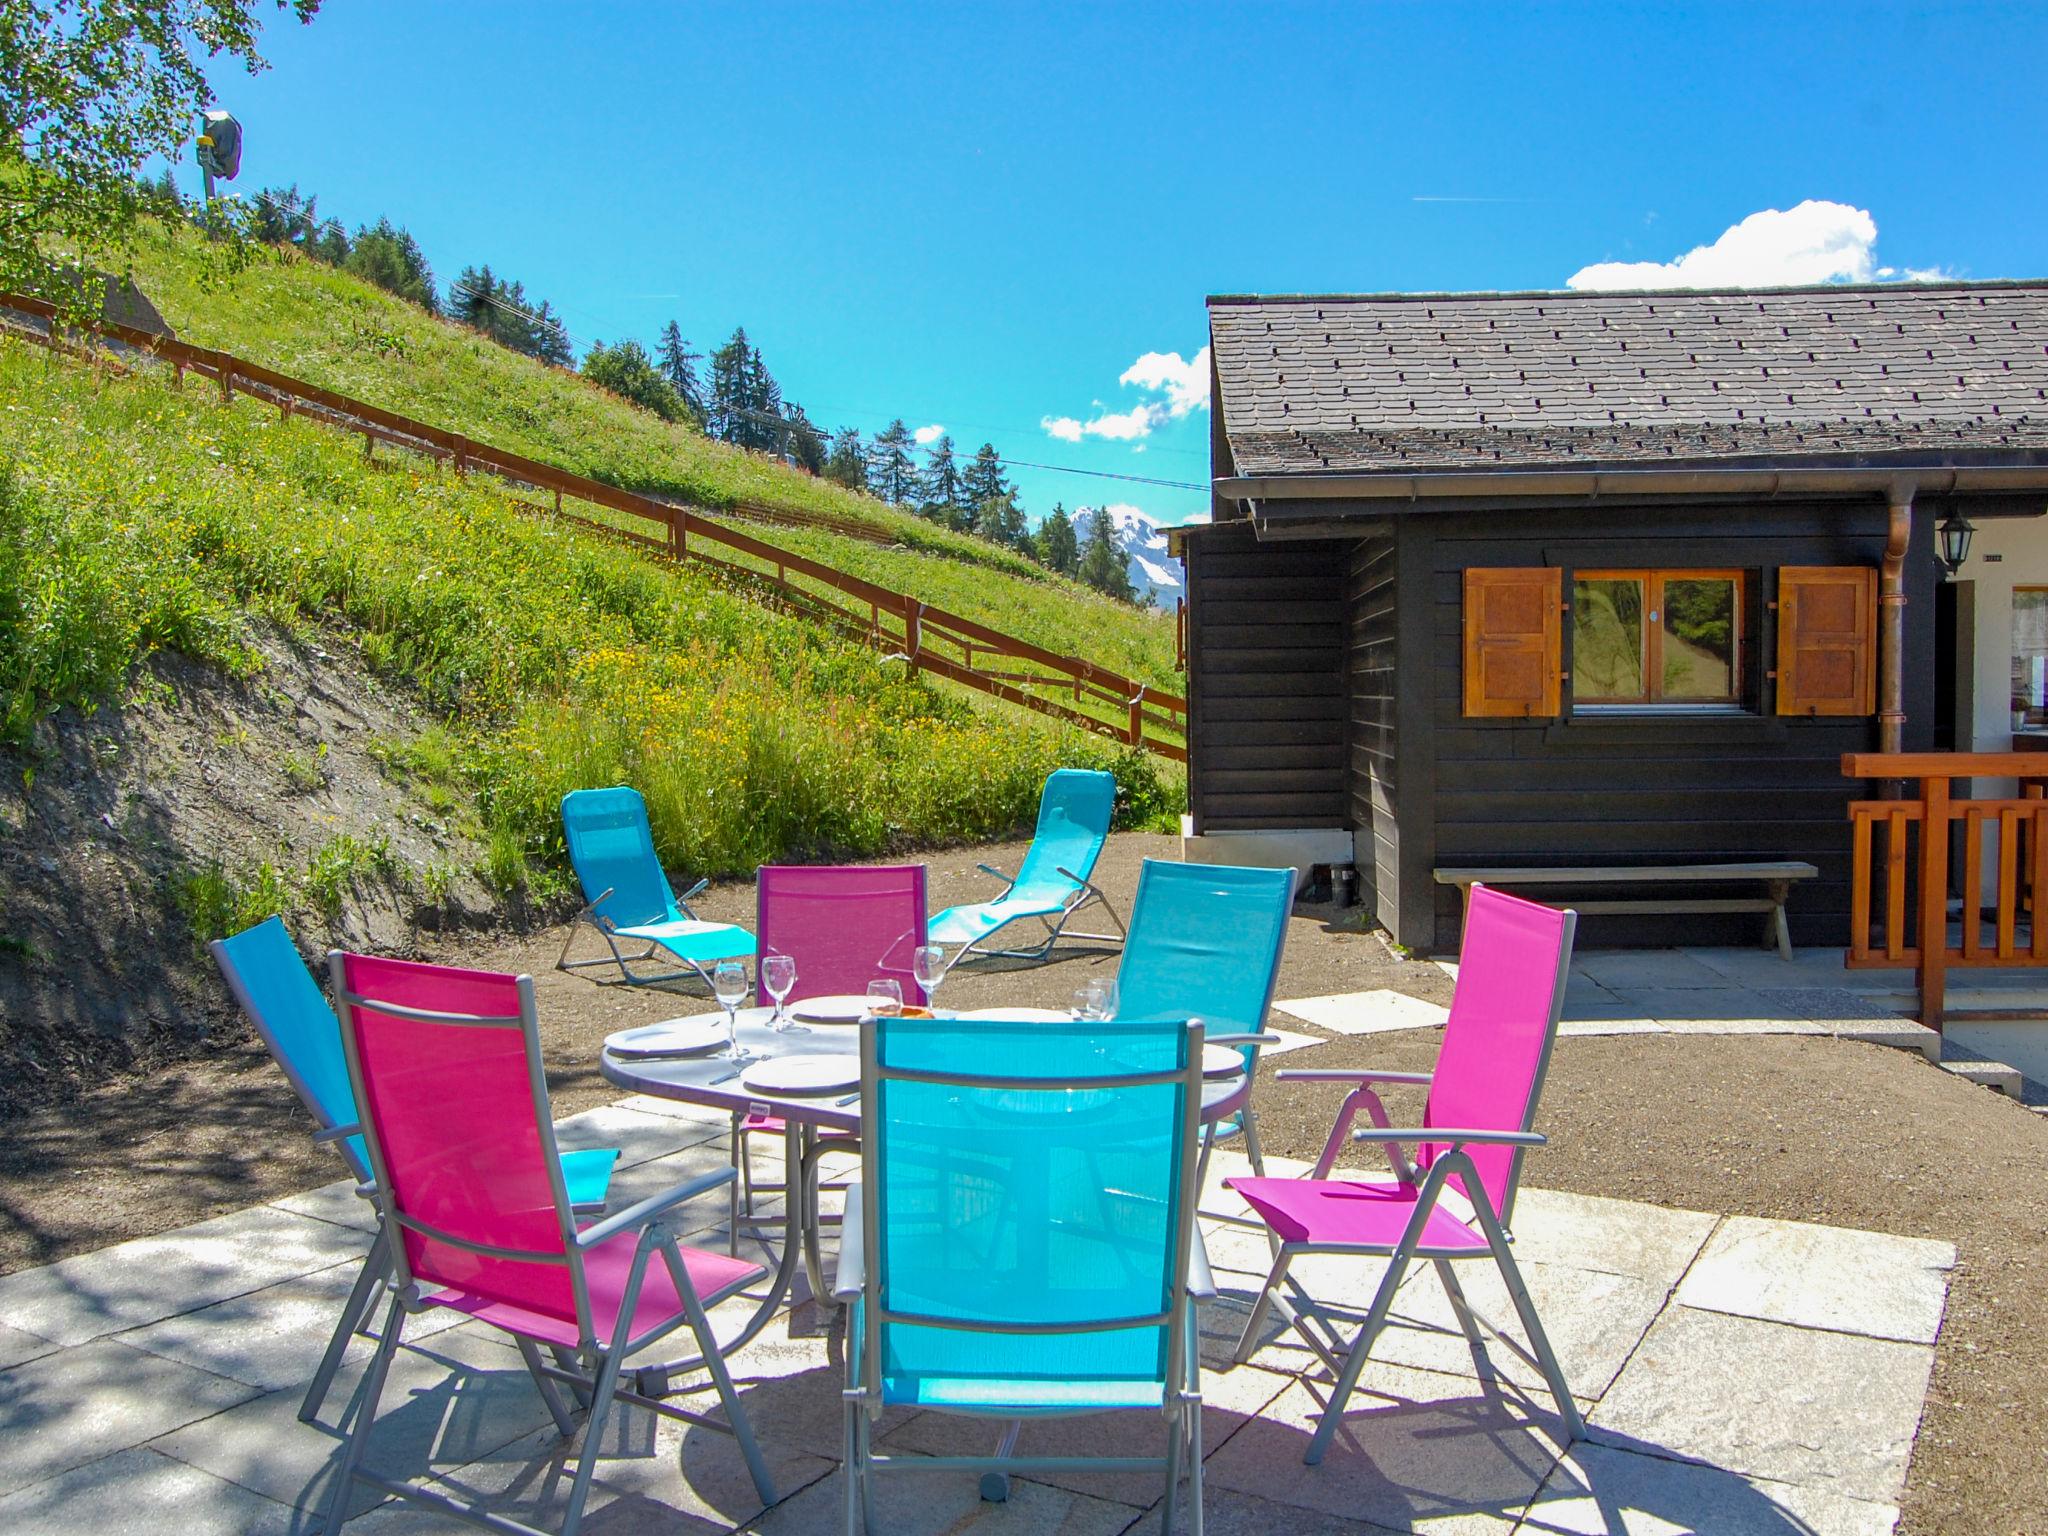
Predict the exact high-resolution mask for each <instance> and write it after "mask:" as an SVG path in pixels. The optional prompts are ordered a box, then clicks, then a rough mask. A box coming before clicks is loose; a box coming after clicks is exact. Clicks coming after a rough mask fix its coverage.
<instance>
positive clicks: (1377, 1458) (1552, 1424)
mask: <svg viewBox="0 0 2048 1536" xmlns="http://www.w3.org/2000/svg"><path fill="white" fill-rule="evenodd" d="M1322 1407H1323V1405H1322V1401H1321V1399H1320V1398H1319V1397H1317V1396H1316V1395H1315V1394H1314V1393H1312V1392H1311V1391H1310V1390H1309V1388H1307V1387H1306V1386H1303V1385H1301V1384H1299V1383H1297V1384H1296V1385H1294V1386H1292V1387H1289V1388H1288V1389H1287V1391H1285V1392H1284V1393H1282V1394H1281V1395H1280V1397H1279V1398H1278V1399H1277V1400H1276V1401H1275V1402H1273V1403H1272V1404H1271V1405H1269V1406H1268V1407H1267V1408H1266V1409H1265V1411H1264V1412H1262V1413H1261V1414H1260V1415H1259V1416H1258V1417H1257V1418H1255V1419H1253V1420H1251V1421H1250V1422H1248V1423H1247V1424H1246V1425H1245V1426H1244V1428H1242V1429H1240V1430H1239V1431H1238V1432H1237V1433H1236V1434H1234V1435H1232V1436H1231V1437H1230V1439H1229V1440H1227V1441H1225V1442H1224V1444H1223V1446H1222V1448H1221V1449H1220V1450H1218V1451H1217V1452H1216V1453H1215V1454H1214V1455H1213V1456H1211V1457H1209V1458H1208V1461H1207V1463H1206V1476H1207V1478H1208V1481H1209V1485H1210V1486H1211V1487H1213V1488H1217V1489H1220V1490H1224V1491H1228V1492H1235V1493H1246V1494H1252V1495H1254V1496H1255V1497H1258V1498H1261V1499H1264V1500H1267V1501H1269V1502H1273V1503H1278V1504H1284V1505H1289V1506H1292V1507H1295V1508H1299V1509H1308V1510H1314V1511H1316V1512H1318V1513H1320V1514H1324V1515H1336V1516H1340V1517H1343V1518H1345V1519H1351V1520H1364V1521H1368V1522H1371V1523H1373V1524H1377V1525H1383V1526H1386V1527H1389V1528H1390V1529H1393V1530H1397V1531H1410V1530H1413V1531H1427V1532H1432V1533H1443V1532H1449V1533H1456V1536H1467V1533H1474V1536H1476V1533H1500V1532H1506V1531H1509V1530H1511V1529H1512V1528H1513V1527H1514V1524H1515V1520H1516V1518H1517V1517H1518V1516H1519V1515H1520V1513H1521V1511H1522V1510H1523V1508H1524V1507H1525V1506H1526V1505H1527V1504H1528V1502H1529V1500H1530V1499H1531V1498H1532V1497H1534V1496H1535V1493H1536V1490H1537V1489H1538V1488H1539V1487H1541V1486H1542V1483H1543V1480H1544V1479H1545V1478H1546V1477H1547V1476H1548V1475H1549V1473H1550V1469H1551V1467H1552V1466H1554V1465H1555V1464H1556V1461H1557V1456H1558V1452H1559V1450H1560V1449H1561V1448H1562V1442H1561V1430H1560V1429H1559V1428H1558V1427H1557V1425H1556V1421H1555V1419H1554V1418H1552V1417H1550V1416H1549V1415H1547V1414H1543V1413H1541V1412H1540V1411H1536V1412H1532V1411H1531V1409H1530V1407H1529V1405H1526V1404H1524V1403H1521V1402H1518V1401H1517V1400H1516V1399H1515V1398H1513V1397H1512V1396H1505V1395H1500V1394H1482V1393H1481V1392H1480V1391H1479V1389H1478V1387H1477V1386H1476V1385H1475V1384H1474V1383H1473V1382H1471V1381H1470V1380H1467V1379H1465V1378H1462V1377H1456V1376H1440V1375H1437V1374H1435V1373H1433V1372H1429V1371H1413V1370H1409V1369H1407V1368H1405V1367H1403V1366H1396V1365H1380V1364H1373V1365H1368V1366H1367V1367H1366V1370H1365V1373H1364V1376H1363V1377H1362V1378H1361V1380H1360V1384H1359V1390H1358V1391H1357V1392H1356V1393H1354V1394H1353V1395H1352V1398H1351V1401H1350V1403H1349V1405H1348V1406H1347V1408H1346V1410H1345V1416H1344V1423H1343V1425H1342V1427H1341V1428H1340V1429H1339V1430H1338V1432H1337V1436H1336V1439H1335V1440H1333V1441H1332V1442H1331V1445H1330V1451H1329V1454H1328V1455H1327V1456H1326V1457H1325V1458H1324V1459H1323V1462H1322V1463H1321V1465H1319V1466H1314V1467H1308V1466H1303V1465H1302V1461H1301V1457H1302V1453H1303V1452H1304V1451H1305V1450H1307V1449H1308V1444H1309V1437H1310V1436H1311V1435H1312V1434H1313V1433H1314V1430H1315V1424H1316V1420H1317V1419H1318V1418H1319V1417H1320V1416H1321V1413H1322Z"/></svg>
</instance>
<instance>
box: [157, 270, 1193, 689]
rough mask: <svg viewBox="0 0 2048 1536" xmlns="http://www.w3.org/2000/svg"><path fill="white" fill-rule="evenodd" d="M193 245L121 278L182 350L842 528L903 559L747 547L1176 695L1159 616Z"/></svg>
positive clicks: (436, 325)
mask: <svg viewBox="0 0 2048 1536" xmlns="http://www.w3.org/2000/svg"><path fill="white" fill-rule="evenodd" d="M192 238H193V237H192V236H191V235H190V234H189V233H178V234H174V235H171V236H167V237H166V238H165V239H164V240H162V241H161V242H150V243H147V244H145V246H144V248H143V249H142V250H141V251H140V252H139V253H138V255H137V258H136V266H135V276H136V280H137V281H138V282H139V283H140V284H141V286H142V288H143V290H144V291H145V292H146V293H147V294H148V295H149V296H150V298H151V299H152V300H153V301H154V302H155V304H156V305H157V307H158V308H159V309H160V310H161V311H162V312H163V314H164V316H165V318H166V319H168V320H169V321H170V323H171V325H172V327H173V328H174V329H175V330H176V331H177V332H178V334H179V335H180V336H182V337H184V338H185V339H186V340H188V341H191V342H195V343H198V344H200V345H204V346H212V347H219V348H221V349H223V350H225V351H229V352H233V353H236V354H237V355H240V356H243V357H247V358H249V359H251V360H252V361H255V362H260V363H263V364H265V365H267V366H269V367H272V368H276V369H278V370H279V371H281V372H284V373H288V374H291V375H294V376H295V377H298V378H302V379H305V380H308V381H309V382H312V383H315V384H319V385H322V386H324V387H326V388H329V389H334V390H338V391H340V392H342V393H345V394H349V395H353V396H355V397H357V398H359V399H363V400H368V401H370V402H372V403H373V404H376V405H381V406H383V407H385V408H387V409H389V410H394V411H399V412H403V413H404V414H406V415H409V416H412V417H414V418H416V419H419V420H422V421H427V422H430V423H432V424H434V425H437V426H441V427H445V428H448V429H450V430H452V431H457V432H461V433H463V434H464V435H466V436H469V437H472V438H475V439H477V440H478V441H480V442H485V443H490V444H493V445H495V446H498V447H501V448H506V449H510V450H513V451H515V452H519V453H523V454H527V455H530V456H531V457H534V458H538V459H541V460H544V461H546V462H549V463H552V464H556V465H558V466H560V467H562V468H564V469H569V470H573V471H575V472H576V473H578V474H583V475H588V476H590V477H591V478H593V479H597V480H602V481H606V482H608V483H610V484H614V485H620V486H624V487H627V488H630V489H633V490H638V491H644V492H647V493H649V494H654V495H661V496H672V497H678V498H682V499H685V500H688V501H691V502H694V503H698V504H702V505H708V506H714V507H716V506H726V505H731V504H733V503H735V502H742V501H754V502H762V503H766V504H768V505H771V506H776V507H783V508H789V509H793V510H798V511H815V512H828V513H831V514H833V515H834V516H837V517H843V518H852V519H855V520H857V521H860V522H862V523H864V524H867V525H868V526H870V527H873V528H874V529H876V531H878V532H880V533H883V534H885V535H887V536H888V537H889V538H890V539H891V540H893V541H894V543H895V544H896V545H897V546H900V547H889V546H877V545H874V544H871V543H867V542H865V541H862V540H859V539H853V538H847V537H844V536H842V535H838V534H833V533H830V532H827V531H823V530H802V529H790V528H780V527H777V528H770V529H764V530H762V536H763V537H765V538H767V539H768V540H770V541H771V542H774V543H778V544H783V545H786V546H788V547H789V548H791V549H795V550H798V551H800V552H801V553H804V554H807V555H810V556H812V557H813V558H815V559H818V560H821V561H824V562H826V563H828V564H831V565H833V566H836V567H838V568H840V569H843V570H848V571H852V572H854V573H856V574H858V575H861V576H864V577H866V578H868V579H869V580H871V581H875V582H878V583H881V584H883V585H886V586H889V587H893V588H895V589H897V590H899V591H906V592H909V593H911V594H913V595H914V596H917V597H919V598H922V599H923V600H925V601H926V602H929V603H933V604H936V605H938V606H941V607H944V608H948V609H951V610H953V611H956V612H959V613H962V614H964V615H966V616H967V617H969V618H974V619H978V620H980V621H981V622H983V623H986V624H989V625H992V626H994V627H996V628H998V629H1002V630H1004V631H1006V632H1008V633H1011V634H1015V635H1016V636H1018V637H1019V638H1021V639H1025V640H1029V641H1032V642H1033V643H1035V644H1038V645H1041V646H1044V647H1045V648H1047V649H1049V650H1054V651H1058V652H1061V653H1064V654H1068V655H1076V656H1082V657H1085V658H1087V659H1089V660H1091V661H1094V662H1096V663H1098V664H1099V665H1102V666H1107V667H1111V668H1114V669H1117V670H1119V671H1123V672H1125V673H1128V674H1129V675H1131V676H1134V677H1138V678H1140V679H1142V680H1144V681H1147V682H1152V683H1157V684H1160V685H1162V686H1165V687H1168V688H1172V689H1174V690H1176V691H1178V689H1179V686H1180V679H1179V675H1178V673H1177V672H1176V671H1175V669H1174V666H1173V627H1172V623H1171V621H1170V620H1169V619H1167V618H1165V617H1164V616H1161V615H1159V614H1156V613H1153V612H1150V611H1144V610H1138V609H1133V608H1131V607H1129V606H1128V605H1125V604H1120V603H1115V602H1112V601H1110V600H1109V599H1107V598H1104V597H1102V596H1101V595H1099V594H1097V593H1095V592H1093V591H1091V590H1089V589H1088V588H1085V587H1083V586H1081V585H1079V584H1078V583H1076V582H1072V581H1068V580H1065V579H1063V578H1060V577H1055V576H1053V575H1051V574H1050V573H1048V572H1046V571H1045V570H1044V569H1042V568H1041V567H1039V566H1037V565H1035V564H1034V563H1033V562H1031V561H1029V560H1026V559H1024V558H1022V557H1021V556H1019V555H1016V554H1014V553H1013V552H1011V551H1009V550H1005V549H1002V548H999V547H998V546H996V545H993V544H990V543H988V542H987V541H985V540H981V539H974V538H969V537H967V536H965V535H961V534H955V533H951V532H948V531H946V530H944V529H941V528H938V527H935V526H934V525H932V524H930V523H927V522H925V521H923V520H922V519H920V518H917V517H914V516H912V515H910V514H909V513H906V512H900V511H898V510H896V509H894V508H892V507H889V506H887V505H885V504H883V503H881V502H879V501H876V500H875V499H873V498H872V497H867V496H860V495H856V494H854V493H852V492H850V491H847V490H846V489H845V488H844V487H842V486H839V485H837V484H835V483H833V482H831V481H826V480H820V479H815V478H813V477H811V476H809V475H805V474H802V473H800V472H798V471H796V470H792V469H790V468H788V467H787V466H786V465H783V464H782V463H780V462H779V461H775V460H771V459H768V458H765V457H763V456H760V455H757V454H750V453H746V452H743V451H741V450H738V449H734V448H729V447H727V446H726V445H724V444H722V443H716V442H711V441H709V440H707V439H706V438H704V437H703V436H702V435H701V434H699V433H697V432H695V431H692V430H690V429H688V428H686V427H682V426H677V425H673V424H670V423H667V422H664V421H662V420H660V419H659V418H658V417H655V416H653V415H651V414H649V413H647V412H645V411H640V410H637V409H635V408H633V407H632V406H629V405H627V404H626V403H625V402H623V401H621V400H618V399H616V398H615V397H613V396H611V395H608V394H606V393H604V392H603V391H602V390H599V389H596V388H594V387H592V386H591V385H589V384H587V383H586V382H584V381H583V380H582V379H581V378H579V377H577V376H576V375H575V374H572V373H569V372H566V371H565V370H562V369H559V368H551V367H548V366H546V365H544V364H541V363H537V362H535V361H533V360H532V359H530V358H525V357H521V356H519V355H518V354H516V353H512V352H508V351H506V350H505V349H504V348H502V347H499V346H497V345H495V344H493V343H492V342H489V341H486V340H485V339H484V338H483V337H481V336H480V335H478V334H477V333H475V332H473V331H470V330H468V329H467V328H465V327H462V326H459V325H456V324H453V323H451V322H448V321H443V320H437V319H434V318H432V317H430V316H428V315H425V314H423V313H422V312H421V311H419V310H418V309H416V308H414V307H413V306H412V305H409V304H406V303H403V302H401V301H400V300H398V299H395V298H393V297H392V296H391V295H389V294H387V293H385V292H383V291H382V290H381V289H378V288H376V287H373V286H371V285H369V284H366V283H363V282H360V281H358V280H357V279H355V278H353V277H350V276H348V275H347V274H345V273H341V272H338V271H335V270H333V269H331V268H328V267H324V266H322V265H320V264H319V263H317V262H312V261H307V260H304V259H302V258H300V257H299V256H298V255H297V254H296V253H294V252H288V251H287V252H279V253H277V254H276V255H275V257H266V259H264V260H262V261H260V262H259V263H258V264H257V265H256V266H255V267H253V268H252V269H250V270H248V271H245V272H242V273H240V274H238V275H236V276H235V277H234V278H233V279H232V280H231V281H229V282H228V283H227V285H226V286H224V287H221V286H209V285H208V284H207V283H206V282H205V281H204V280H203V279H204V275H205V272H206V268H204V267H203V265H202V264H201V263H200V262H199V261H198V260H197V259H196V258H195V256H194V253H193V247H192Z"/></svg>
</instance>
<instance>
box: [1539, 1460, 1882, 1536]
mask: <svg viewBox="0 0 2048 1536" xmlns="http://www.w3.org/2000/svg"><path fill="white" fill-rule="evenodd" d="M1898 1519H1899V1512H1898V1509H1897V1508H1896V1507H1894V1506H1893V1505H1890V1504H1873V1503H1868V1502H1866V1501H1864V1500H1861V1499H1846V1498H1843V1497H1841V1496H1840V1495H1839V1494H1834V1493H1828V1492H1826V1491H1824V1490H1821V1489H1816V1488H1801V1487H1799V1486H1797V1485H1796V1484H1792V1483H1773V1482H1768V1481H1766V1480H1764V1479H1762V1478H1748V1477H1741V1476H1739V1475H1737V1474H1736V1473H1733V1472H1728V1471H1724V1470H1723V1469H1721V1468H1719V1467H1704V1466H1700V1465H1698V1464H1697V1463H1694V1462H1685V1461H1672V1460H1670V1459H1668V1458H1666V1457H1662V1456H1651V1455H1641V1454H1638V1453H1636V1452H1633V1451H1625V1450H1619V1449H1616V1448H1614V1447H1612V1446H1604V1445H1591V1444H1585V1443H1581V1444H1578V1445H1575V1446H1573V1447H1572V1449H1571V1453H1570V1454H1569V1455H1568V1456H1567V1457H1566V1458H1565V1459H1564V1460H1563V1461H1562V1462H1560V1463H1559V1464H1558V1466H1557V1468H1556V1469H1555V1470H1554V1471H1553V1472H1552V1473H1551V1474H1550V1480H1549V1481H1548V1482H1546V1483H1545V1484H1544V1485H1543V1491H1542V1492H1541V1493H1540V1494H1538V1495H1537V1497H1536V1501H1535V1502H1534V1503H1533V1504H1531V1505H1530V1506H1529V1511H1528V1513H1527V1515H1525V1516H1524V1517H1523V1521H1522V1525H1521V1530H1522V1531H1523V1532H1527V1533H1529V1536H1541V1533H1545V1532H1558V1533H1560V1536H1691V1533H1693V1532H1710V1533H1712V1536H1891V1532H1892V1530H1893V1529H1894V1528H1895V1527H1896V1526H1897V1524H1898Z"/></svg>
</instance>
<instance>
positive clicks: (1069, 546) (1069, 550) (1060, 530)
mask: <svg viewBox="0 0 2048 1536" xmlns="http://www.w3.org/2000/svg"><path fill="white" fill-rule="evenodd" d="M1037 553H1038V559H1039V563H1040V564H1042V565H1044V566H1046V567H1047V568H1048V569H1050V570H1055V571H1058V572H1059V573H1060V574H1061V575H1062V576H1071V575H1073V574H1074V573H1075V572H1076V571H1078V570H1079V569H1080V568H1081V546H1080V542H1079V541H1078V540H1077V539H1075V537H1074V523H1073V519H1072V518H1070V517H1068V516H1067V509H1066V508H1065V507H1064V506H1062V505H1061V504H1060V503H1058V502H1054V503H1053V508H1052V510H1051V511H1050V512H1048V513H1046V514H1045V521H1044V522H1042V523H1040V524H1039V525H1038V550H1037Z"/></svg>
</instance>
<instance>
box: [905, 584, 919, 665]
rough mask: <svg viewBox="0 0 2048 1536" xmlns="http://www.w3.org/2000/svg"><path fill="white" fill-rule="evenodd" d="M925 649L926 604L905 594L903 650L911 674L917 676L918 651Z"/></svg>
mask: <svg viewBox="0 0 2048 1536" xmlns="http://www.w3.org/2000/svg"><path fill="white" fill-rule="evenodd" d="M923 649H924V604H923V603H920V602H919V601H918V600H917V599H916V598H914V597H912V596H911V595H910V594H909V593H907V592H906V593H904V594H903V651H904V655H905V656H906V657H907V658H908V660H909V662H910V675H911V676H912V677H915V676H917V669H918V661H917V658H918V653H919V652H920V651H921V650H923Z"/></svg>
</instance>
